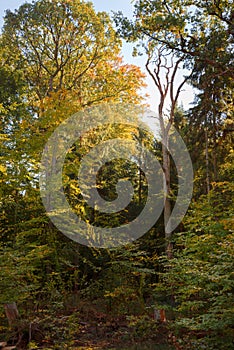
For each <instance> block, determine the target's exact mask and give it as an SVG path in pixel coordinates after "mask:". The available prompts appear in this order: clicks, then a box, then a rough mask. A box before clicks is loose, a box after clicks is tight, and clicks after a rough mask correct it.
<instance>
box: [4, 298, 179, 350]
mask: <svg viewBox="0 0 234 350" xmlns="http://www.w3.org/2000/svg"><path fill="white" fill-rule="evenodd" d="M48 311H49V310H48ZM48 311H47V312H45V310H43V311H41V310H39V311H38V312H37V313H35V315H34V316H36V317H34V319H33V320H31V322H28V321H27V322H26V321H22V323H21V326H20V327H19V328H18V329H20V330H19V331H18V334H19V336H18V345H17V347H16V349H17V350H24V349H25V350H26V349H30V350H34V349H44V350H52V349H57V350H67V349H71V350H101V349H103V350H107V349H108V350H120V349H121V350H154V349H157V350H174V349H177V346H173V345H175V344H172V341H171V335H170V332H169V330H168V328H167V325H166V324H163V323H157V322H155V321H154V320H153V319H150V318H149V317H148V316H144V315H143V316H142V315H141V316H126V315H114V314H113V312H110V313H106V312H102V311H100V306H99V307H97V306H96V305H95V304H93V303H83V304H81V305H80V306H79V307H78V308H75V309H73V310H69V311H67V312H66V313H65V312H64V310H63V312H61V310H60V312H54V313H53V314H51V313H49V312H48ZM129 320H134V322H132V321H129ZM16 343H17V341H16V337H10V338H9V341H8V345H15V344H16Z"/></svg>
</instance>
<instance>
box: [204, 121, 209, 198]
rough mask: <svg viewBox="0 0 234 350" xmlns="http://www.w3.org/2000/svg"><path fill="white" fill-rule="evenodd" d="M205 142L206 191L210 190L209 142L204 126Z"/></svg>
mask: <svg viewBox="0 0 234 350" xmlns="http://www.w3.org/2000/svg"><path fill="white" fill-rule="evenodd" d="M205 140H206V141H205V142H206V189H207V193H209V192H210V172H209V144H208V131H207V127H205Z"/></svg>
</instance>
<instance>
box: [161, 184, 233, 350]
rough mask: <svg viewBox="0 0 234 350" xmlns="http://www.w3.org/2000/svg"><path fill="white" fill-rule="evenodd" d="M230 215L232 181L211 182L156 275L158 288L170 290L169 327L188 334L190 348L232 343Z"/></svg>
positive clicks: (223, 347) (231, 236) (226, 345)
mask: <svg viewBox="0 0 234 350" xmlns="http://www.w3.org/2000/svg"><path fill="white" fill-rule="evenodd" d="M232 217H233V185H232V184H231V183H217V184H216V186H215V187H214V188H213V190H212V191H211V192H210V193H209V196H208V197H207V196H204V197H203V198H201V199H200V201H199V202H198V203H194V204H193V206H192V208H191V210H190V213H189V215H188V216H187V218H186V221H185V224H186V229H187V230H188V231H186V232H183V233H181V234H178V235H177V237H176V239H175V240H176V247H177V251H176V253H175V257H174V258H173V259H172V260H170V261H168V262H167V263H165V264H166V267H167V272H166V273H164V274H162V275H161V278H162V285H163V286H164V287H162V286H161V287H162V288H161V291H160V287H159V289H158V291H159V292H160V293H162V292H166V293H167V294H168V295H170V294H171V295H173V297H174V300H175V312H176V315H177V317H176V320H175V327H176V328H177V330H178V331H179V332H180V331H181V334H182V337H183V333H186V332H187V333H188V334H187V337H186V336H184V341H185V342H186V341H189V344H190V348H191V347H192V348H194V349H195V348H196V347H197V346H200V347H202V346H205V348H209V349H216V348H217V347H216V346H217V344H219V346H220V348H221V349H229V348H230V347H231V344H232V332H233V329H232V325H233V307H234V304H233V297H232V296H233V289H234V284H233V257H234V256H233V251H234V250H233V247H234V240H233V221H232V219H231V218H232ZM156 290H157V288H156ZM185 330H186V331H185ZM199 334H200V335H201V336H200V337H199ZM196 336H197V338H196ZM189 337H190V339H189ZM193 338H194V340H193ZM200 338H201V339H200ZM199 339H200V340H199ZM199 344H200V345H199ZM202 344H203V345H202ZM215 344H216V345H215Z"/></svg>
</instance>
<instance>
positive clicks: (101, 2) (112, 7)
mask: <svg viewBox="0 0 234 350" xmlns="http://www.w3.org/2000/svg"><path fill="white" fill-rule="evenodd" d="M25 2H26V1H24V0H0V27H2V25H3V16H4V14H5V10H7V9H10V10H14V9H17V8H18V7H19V6H21V5H22V4H23V3H25ZM27 2H32V0H27ZM92 2H93V4H94V7H95V9H96V11H106V12H109V13H110V15H111V14H112V11H115V12H117V11H122V12H123V14H124V15H125V16H127V17H131V16H132V13H133V5H132V4H131V0H118V1H116V0H93V1H92ZM132 49H133V45H132V44H127V43H125V42H124V43H123V47H122V55H123V59H124V62H125V63H128V64H134V65H137V66H140V67H141V70H142V71H143V72H144V73H145V74H146V84H147V87H146V88H145V89H144V90H143V91H142V93H144V94H145V93H147V95H149V97H148V99H147V103H148V104H149V105H150V108H151V110H153V111H156V110H157V105H158V102H159V97H158V93H157V89H156V88H155V86H154V84H153V81H152V79H151V78H150V77H149V75H148V73H147V72H146V69H145V62H146V57H145V56H140V57H132ZM181 74H182V73H181ZM184 90H185V91H183V92H182V93H181V95H180V99H179V104H182V105H183V107H184V108H185V109H188V108H189V107H190V106H191V105H190V103H192V102H193V99H194V93H193V90H192V88H191V87H190V86H188V85H186V86H185V87H184Z"/></svg>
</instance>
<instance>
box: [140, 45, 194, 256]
mask: <svg viewBox="0 0 234 350" xmlns="http://www.w3.org/2000/svg"><path fill="white" fill-rule="evenodd" d="M184 58H185V57H184V56H181V57H178V56H177V57H176V56H175V55H174V54H173V53H172V52H170V51H168V50H167V49H166V48H165V47H164V46H160V47H158V48H157V49H156V50H155V49H154V50H153V51H151V52H150V51H148V60H147V63H146V69H147V71H148V73H149V75H150V76H151V78H152V79H153V81H154V84H155V86H156V88H157V90H158V92H159V96H160V98H159V104H158V118H159V125H160V132H161V138H162V157H163V172H164V226H165V239H166V253H167V256H168V258H172V254H173V252H172V243H171V238H172V228H171V220H170V218H171V212H172V209H171V199H170V197H171V176H170V174H171V162H170V150H169V133H170V130H171V127H172V125H173V124H174V121H175V111H176V106H177V103H178V98H179V95H180V93H181V91H182V88H183V86H184V84H185V83H186V82H187V81H188V79H189V78H190V76H191V74H190V75H189V76H186V77H183V79H182V81H181V82H180V83H179V85H178V86H176V82H175V80H176V78H177V76H178V72H179V69H180V65H181V63H182V62H183V60H184ZM168 100H169V110H168V109H167V108H166V102H167V101H168Z"/></svg>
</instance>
